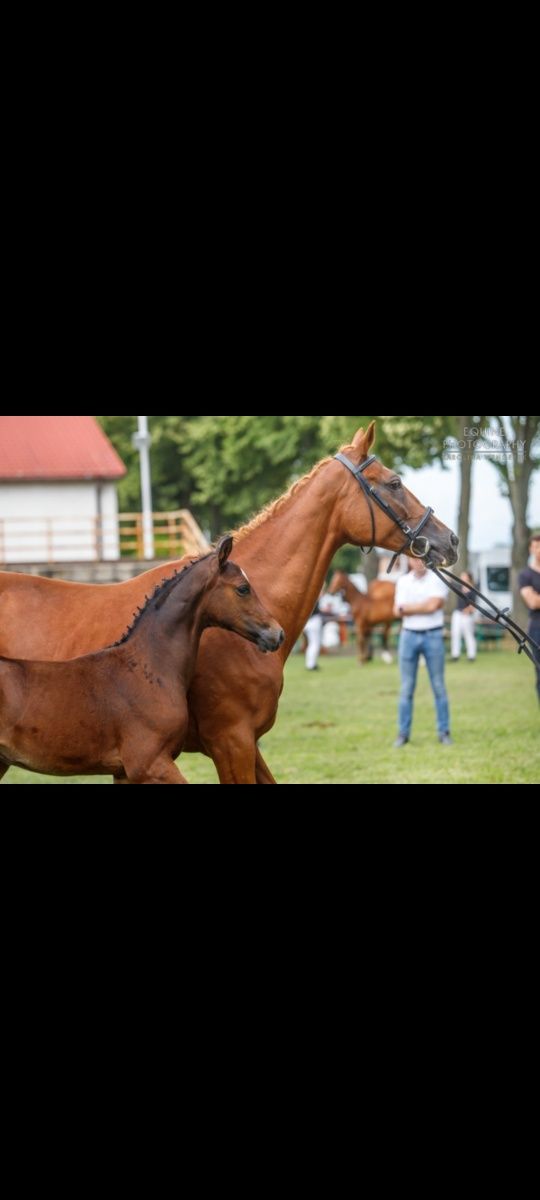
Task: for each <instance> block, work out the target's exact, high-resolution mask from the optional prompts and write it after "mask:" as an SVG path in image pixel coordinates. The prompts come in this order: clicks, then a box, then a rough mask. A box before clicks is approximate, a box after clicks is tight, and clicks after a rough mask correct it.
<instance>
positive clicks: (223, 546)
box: [216, 533, 233, 571]
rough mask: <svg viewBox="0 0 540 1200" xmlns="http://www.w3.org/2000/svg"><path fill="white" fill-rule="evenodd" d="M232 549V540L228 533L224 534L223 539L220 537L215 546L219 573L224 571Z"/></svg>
mask: <svg viewBox="0 0 540 1200" xmlns="http://www.w3.org/2000/svg"><path fill="white" fill-rule="evenodd" d="M232 548H233V539H232V537H231V535H230V533H226V534H225V537H222V539H221V541H220V542H219V543H218V545H217V546H216V554H217V556H218V562H219V569H220V571H224V570H225V567H226V565H227V562H228V560H229V558H230V556H231V552H232Z"/></svg>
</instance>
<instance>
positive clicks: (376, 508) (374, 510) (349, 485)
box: [336, 421, 459, 566]
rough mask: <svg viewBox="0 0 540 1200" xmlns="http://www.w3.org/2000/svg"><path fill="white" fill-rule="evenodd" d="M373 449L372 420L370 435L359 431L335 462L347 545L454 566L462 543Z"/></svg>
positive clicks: (367, 432)
mask: <svg viewBox="0 0 540 1200" xmlns="http://www.w3.org/2000/svg"><path fill="white" fill-rule="evenodd" d="M374 444H375V421H372V423H371V425H370V426H369V429H368V430H367V431H364V430H363V429H359V430H358V433H357V434H356V437H355V438H354V439H353V441H352V443H351V445H350V446H344V447H343V448H342V450H341V461H340V462H339V464H338V463H336V470H340V471H342V473H343V489H344V491H343V504H344V507H343V510H342V513H343V520H344V522H345V525H346V528H347V530H348V540H349V541H350V542H351V543H352V544H353V545H355V546H364V545H365V546H371V545H375V546H381V547H383V548H384V549H385V550H393V551H394V553H395V554H400V553H403V554H408V555H409V557H413V558H425V559H426V561H427V562H428V565H429V563H433V564H434V565H435V566H439V565H445V566H453V565H454V563H456V562H457V559H458V553H457V550H458V546H459V538H458V537H457V536H456V534H455V533H452V530H451V529H448V528H447V526H446V525H443V524H442V522H441V521H439V520H437V517H435V516H434V514H433V510H432V509H427V508H426V507H425V505H423V504H421V503H420V501H419V500H417V498H416V496H413V494H412V492H409V491H408V489H407V488H406V487H404V485H403V483H402V481H401V479H400V477H399V475H398V474H397V472H396V471H389V470H388V469H387V468H386V467H385V466H383V464H382V463H381V462H379V461H378V460H377V459H375V458H372V450H373V446H374ZM343 460H345V462H344V461H343ZM364 464H366V465H365V466H364ZM361 467H363V470H361V471H359V470H358V469H359V468H361ZM355 472H356V475H355Z"/></svg>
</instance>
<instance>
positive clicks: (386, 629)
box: [381, 622, 394, 666]
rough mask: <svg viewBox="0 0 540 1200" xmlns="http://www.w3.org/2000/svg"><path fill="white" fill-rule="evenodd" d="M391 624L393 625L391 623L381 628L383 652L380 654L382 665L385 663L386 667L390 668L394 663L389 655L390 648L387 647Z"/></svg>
mask: <svg viewBox="0 0 540 1200" xmlns="http://www.w3.org/2000/svg"><path fill="white" fill-rule="evenodd" d="M392 624H393V622H391V624H389V625H385V626H384V628H383V631H382V643H383V652H382V655H381V658H382V660H383V663H386V665H387V666H390V665H391V664H392V663H393V661H394V660H393V658H392V655H391V653H390V648H389V646H388V642H389V639H390V630H391V628H392Z"/></svg>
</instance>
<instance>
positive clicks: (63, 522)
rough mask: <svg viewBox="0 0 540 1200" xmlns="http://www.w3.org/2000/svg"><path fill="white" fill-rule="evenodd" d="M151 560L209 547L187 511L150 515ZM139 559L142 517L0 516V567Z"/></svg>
mask: <svg viewBox="0 0 540 1200" xmlns="http://www.w3.org/2000/svg"><path fill="white" fill-rule="evenodd" d="M153 526H154V546H155V550H154V554H155V557H156V558H181V557H182V555H183V554H194V555H195V554H204V553H205V552H206V551H207V550H208V549H209V548H210V547H209V544H208V542H207V540H206V538H205V536H204V534H203V532H202V530H201V529H200V528H199V526H198V525H197V522H196V521H195V519H194V517H192V515H191V513H190V512H189V511H188V510H187V509H179V510H178V511H176V512H167V513H154V515H153ZM118 558H133V559H144V535H143V518H142V515H141V513H120V515H119V516H118V518H116V517H84V516H81V517H78V516H65V515H64V516H61V517H37V516H36V517H4V518H2V517H0V564H13V563H18V562H20V563H55V562H78V561H82V562H92V561H95V562H100V561H106V560H115V559H118Z"/></svg>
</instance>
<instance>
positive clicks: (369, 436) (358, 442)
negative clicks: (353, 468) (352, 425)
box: [352, 421, 377, 457]
mask: <svg viewBox="0 0 540 1200" xmlns="http://www.w3.org/2000/svg"><path fill="white" fill-rule="evenodd" d="M376 437H377V422H376V421H372V422H371V425H370V426H369V429H368V431H367V433H365V432H364V430H363V429H359V430H358V433H357V434H355V437H354V438H353V443H352V444H353V446H354V447H355V449H358V450H359V449H362V453H363V454H365V455H366V457H367V455H368V454H369V452H370V450H371V448H372V446H374V445H375V438H376Z"/></svg>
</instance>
